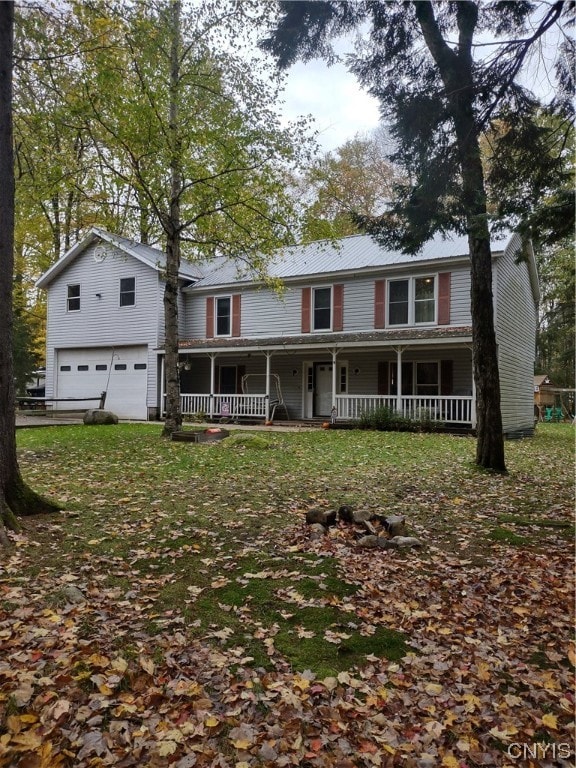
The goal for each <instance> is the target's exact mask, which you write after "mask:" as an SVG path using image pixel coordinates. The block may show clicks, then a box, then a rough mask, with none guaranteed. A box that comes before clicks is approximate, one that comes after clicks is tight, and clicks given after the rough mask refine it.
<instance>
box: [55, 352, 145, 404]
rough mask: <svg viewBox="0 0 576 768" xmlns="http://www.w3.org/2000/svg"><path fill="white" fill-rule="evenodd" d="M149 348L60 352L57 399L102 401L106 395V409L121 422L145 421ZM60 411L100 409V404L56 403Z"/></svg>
mask: <svg viewBox="0 0 576 768" xmlns="http://www.w3.org/2000/svg"><path fill="white" fill-rule="evenodd" d="M147 368H148V349H147V347H116V348H115V349H111V348H109V347H102V348H98V349H61V350H59V351H58V354H57V357H56V387H55V391H56V395H55V397H57V398H65V397H74V398H78V397H80V398H82V397H90V398H92V397H99V396H100V393H101V392H104V391H106V392H107V395H106V409H107V410H110V411H112V412H113V413H115V414H116V415H117V416H118V417H119V418H120V419H146V418H147V417H148V410H147V407H146V388H147V377H148V370H147ZM54 407H55V408H58V409H60V410H62V409H71V408H79V409H84V408H97V407H98V402H97V401H94V400H92V401H88V400H87V401H81V402H69V403H62V402H60V403H54Z"/></svg>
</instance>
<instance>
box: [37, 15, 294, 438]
mask: <svg viewBox="0 0 576 768" xmlns="http://www.w3.org/2000/svg"><path fill="white" fill-rule="evenodd" d="M248 10H249V4H248V5H247V4H245V3H236V2H232V1H230V2H227V3H219V4H218V6H217V9H215V7H214V5H213V4H211V3H208V2H206V3H202V4H198V3H196V4H191V5H186V6H185V7H184V6H183V4H182V3H181V2H179V0H167V1H166V2H158V3H134V4H124V3H122V4H115V3H113V2H94V3H90V4H78V5H76V6H74V14H75V16H74V23H75V24H76V25H78V26H79V27H80V28H81V29H82V30H84V32H83V33H82V35H79V38H81V37H83V38H84V40H86V41H88V40H90V41H92V42H91V44H84V45H81V46H78V47H77V49H76V51H75V57H74V67H75V68H76V70H77V71H80V72H81V73H82V78H81V79H82V84H83V85H82V95H81V97H80V96H79V95H78V93H77V92H76V90H74V89H73V90H72V91H71V92H70V93H67V92H63V93H61V94H60V93H59V95H58V98H59V99H62V100H63V103H64V105H65V109H64V111H65V112H67V114H68V119H67V128H68V130H71V128H74V130H75V131H76V132H77V133H78V135H83V136H86V137H87V141H86V145H87V146H88V147H89V151H87V152H85V155H84V156H85V157H88V159H89V160H90V162H93V161H94V158H96V159H97V165H98V167H99V169H100V172H101V173H102V175H103V176H104V178H106V179H108V180H112V181H113V184H114V186H115V187H116V188H117V189H118V190H120V191H121V195H122V198H123V200H124V201H125V203H126V210H127V211H128V216H127V219H126V225H125V227H124V231H125V233H127V234H130V233H132V234H133V235H134V234H135V235H137V236H138V235H139V236H140V237H141V239H143V240H145V241H148V240H150V241H157V240H160V241H161V242H162V244H163V245H164V250H165V252H166V255H167V259H166V265H165V270H164V275H163V277H164V282H165V292H164V307H165V363H166V365H165V374H166V421H165V427H164V434H165V435H169V434H171V433H172V432H173V431H175V430H176V429H178V428H179V427H180V425H181V414H180V398H179V374H178V314H177V313H178V306H177V301H176V298H177V294H178V272H179V265H180V259H181V253H182V251H183V250H184V252H185V255H186V256H187V258H188V259H190V260H205V259H210V258H213V257H215V256H219V257H224V258H228V259H234V260H236V261H237V262H238V265H239V269H246V270H250V271H251V272H253V273H256V274H258V275H259V276H261V277H262V279H263V280H267V279H268V278H267V275H266V270H265V265H266V261H267V258H268V256H269V255H270V254H271V253H272V252H273V251H274V250H275V248H277V247H278V246H279V245H281V244H285V243H288V242H292V241H293V237H292V226H293V224H294V221H295V216H294V214H293V207H294V206H293V202H292V201H291V199H290V197H289V193H288V186H287V183H286V180H287V176H288V171H289V169H291V168H292V167H294V165H295V164H296V163H297V162H298V157H299V154H300V153H301V152H303V151H304V150H305V147H306V139H305V137H304V136H303V134H302V132H301V131H300V130H296V129H295V128H294V127H290V128H281V127H280V123H279V119H278V118H277V116H276V114H275V112H274V102H275V99H276V97H277V92H278V91H277V88H278V86H277V83H275V82H272V81H271V80H270V78H268V75H267V73H261V66H259V65H258V64H257V63H255V62H253V61H249V60H247V59H246V58H243V57H241V56H238V55H236V51H237V49H238V46H239V45H240V43H241V40H242V35H243V26H242V25H243V24H246V23H248V22H249V21H250V19H249V18H247V16H246V13H247V11H248ZM60 12H61V13H70V10H69V9H66V8H64V9H60ZM232 38H234V40H233V42H234V45H232ZM38 55H39V56H41V55H42V54H41V52H40V53H38ZM77 79H78V78H77ZM102 186H103V185H101V187H100V188H102ZM126 230H128V232H126Z"/></svg>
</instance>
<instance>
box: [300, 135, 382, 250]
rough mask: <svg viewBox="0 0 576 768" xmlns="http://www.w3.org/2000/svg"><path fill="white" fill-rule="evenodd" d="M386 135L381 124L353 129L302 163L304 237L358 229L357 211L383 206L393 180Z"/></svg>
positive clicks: (368, 213) (373, 212)
mask: <svg viewBox="0 0 576 768" xmlns="http://www.w3.org/2000/svg"><path fill="white" fill-rule="evenodd" d="M386 138H387V137H386V135H385V132H384V131H383V130H382V129H379V130H377V131H375V132H374V133H373V134H372V135H370V136H360V135H358V136H356V137H355V138H353V139H350V140H349V141H347V142H346V143H345V144H343V145H342V146H341V147H338V148H337V149H336V150H334V151H333V152H327V153H326V154H325V155H323V156H321V157H320V158H318V159H317V160H315V161H314V162H313V163H312V164H311V166H310V167H308V168H306V169H305V171H304V173H303V175H302V177H301V178H300V179H299V180H298V183H297V188H298V192H299V197H300V198H302V199H303V200H305V201H306V202H305V211H304V225H303V231H302V238H303V239H304V240H322V239H326V238H334V237H345V236H346V235H353V234H357V233H358V231H359V226H358V220H357V217H358V216H359V215H360V216H363V217H367V218H373V217H375V216H378V215H380V214H381V213H383V212H384V211H385V210H386V208H387V207H388V205H389V203H390V200H391V199H392V197H393V194H394V183H395V182H396V181H397V178H396V177H397V173H396V171H395V169H394V168H393V166H392V165H391V163H390V162H389V160H388V158H387V146H386V145H387V141H386Z"/></svg>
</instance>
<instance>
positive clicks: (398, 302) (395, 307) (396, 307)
mask: <svg viewBox="0 0 576 768" xmlns="http://www.w3.org/2000/svg"><path fill="white" fill-rule="evenodd" d="M408 286H409V281H408V280H391V281H390V295H389V297H388V312H389V315H388V324H389V325H407V324H408Z"/></svg>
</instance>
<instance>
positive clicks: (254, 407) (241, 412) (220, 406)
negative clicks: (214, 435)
mask: <svg viewBox="0 0 576 768" xmlns="http://www.w3.org/2000/svg"><path fill="white" fill-rule="evenodd" d="M268 399H269V398H268V396H267V395H198V394H181V395H180V408H181V410H182V415H183V416H192V415H194V414H204V415H205V416H209V417H210V418H213V417H214V416H229V417H231V418H236V417H239V416H250V417H253V418H261V419H263V418H265V417H266V401H267V400H268Z"/></svg>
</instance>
